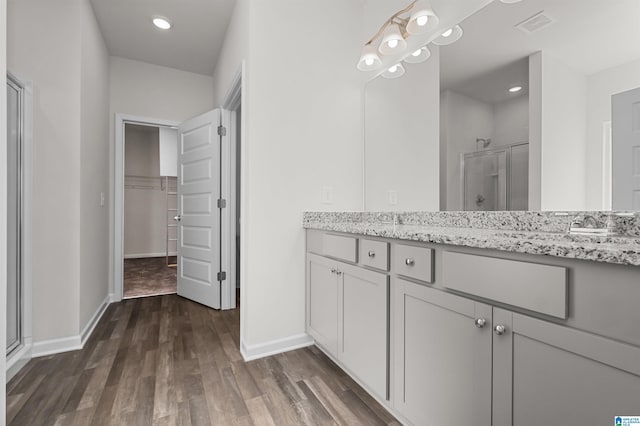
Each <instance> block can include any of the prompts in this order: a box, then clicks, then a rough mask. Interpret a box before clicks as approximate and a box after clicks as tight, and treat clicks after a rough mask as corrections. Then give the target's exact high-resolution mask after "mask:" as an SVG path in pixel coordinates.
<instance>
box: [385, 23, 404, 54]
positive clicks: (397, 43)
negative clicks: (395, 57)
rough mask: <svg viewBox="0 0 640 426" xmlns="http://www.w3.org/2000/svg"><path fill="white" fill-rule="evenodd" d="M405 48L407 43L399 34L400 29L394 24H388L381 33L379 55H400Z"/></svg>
mask: <svg viewBox="0 0 640 426" xmlns="http://www.w3.org/2000/svg"><path fill="white" fill-rule="evenodd" d="M406 48H407V42H406V41H405V39H404V36H403V35H402V33H401V32H400V27H399V26H398V24H396V23H392V24H390V25H389V26H388V27H387V28H386V29H385V30H384V33H382V42H381V43H380V47H379V48H378V50H380V53H382V54H384V55H391V54H394V53H400V52H402V51H404V50H405V49H406Z"/></svg>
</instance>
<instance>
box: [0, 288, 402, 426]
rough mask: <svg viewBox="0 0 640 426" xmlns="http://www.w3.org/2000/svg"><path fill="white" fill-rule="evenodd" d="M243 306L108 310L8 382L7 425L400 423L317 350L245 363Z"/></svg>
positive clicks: (156, 301)
mask: <svg viewBox="0 0 640 426" xmlns="http://www.w3.org/2000/svg"><path fill="white" fill-rule="evenodd" d="M239 315H240V312H239V309H236V310H233V311H215V310H212V309H208V308H206V307H204V306H202V305H199V304H197V303H193V302H191V301H188V300H186V299H183V298H181V297H179V296H177V295H166V296H157V297H148V298H141V299H129V300H125V301H123V302H121V303H117V304H112V305H111V306H109V308H108V309H107V311H106V312H105V314H104V316H103V318H102V319H101V321H100V323H99V324H98V326H97V327H96V329H95V331H94V332H93V335H92V336H91V338H90V339H89V341H88V342H87V344H86V345H85V348H84V349H82V350H80V351H74V352H68V353H64V354H58V355H52V356H47V357H41V358H36V359H33V360H31V361H30V362H29V363H28V364H27V365H26V366H25V367H24V368H23V369H22V371H20V372H19V373H18V375H16V377H14V378H13V379H12V380H11V382H9V383H8V385H7V423H8V424H9V425H136V426H137V425H256V426H259V425H332V424H339V425H398V424H399V423H398V422H397V421H396V420H395V419H394V418H393V417H392V416H391V415H390V414H388V413H387V412H386V411H385V410H384V408H382V407H381V406H380V405H379V404H378V403H377V402H376V401H374V400H373V399H372V398H371V397H370V396H369V395H368V394H367V393H366V392H365V391H364V390H363V389H362V388H361V387H360V386H358V385H357V384H356V383H355V382H354V381H353V380H352V379H351V378H349V377H348V376H347V375H346V374H345V373H344V372H343V371H342V370H341V369H340V368H339V367H337V366H336V365H335V364H334V363H333V362H332V361H331V360H330V359H329V358H327V357H326V356H325V355H324V354H323V353H322V352H320V351H319V350H318V349H317V348H315V347H310V348H305V349H299V350H296V351H292V352H288V353H285V354H280V355H275V356H272V357H268V358H263V359H259V360H256V361H251V362H248V363H245V362H244V361H243V360H242V356H241V355H240V352H239V347H238V342H239V340H240V339H239V333H240V330H239V329H240V327H239Z"/></svg>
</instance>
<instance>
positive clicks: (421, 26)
mask: <svg viewBox="0 0 640 426" xmlns="http://www.w3.org/2000/svg"><path fill="white" fill-rule="evenodd" d="M439 22H440V21H439V19H438V16H437V15H436V14H435V12H434V11H433V9H432V8H431V4H430V2H429V0H414V1H413V2H411V3H410V4H409V5H408V6H407V7H405V8H404V9H402V10H400V11H398V12H396V13H395V14H394V15H393V16H391V18H389V19H388V20H387V21H386V22H385V23H384V24H383V25H382V27H380V29H379V30H378V32H377V33H376V34H375V35H374V36H373V37H372V38H371V40H369V41H368V42H367V43H366V44H365V45H364V48H363V49H362V54H361V56H360V60H359V61H358V69H359V70H360V71H373V70H376V69H379V68H380V67H381V66H382V59H381V58H380V56H378V54H377V53H376V50H377V52H378V53H380V54H382V55H394V54H398V53H402V52H403V51H405V50H406V49H407V38H408V37H410V36H411V35H414V34H423V33H427V32H429V31H432V30H434V29H435V28H436V27H437V26H438V23H439ZM376 42H377V43H376ZM427 58H428V56H427ZM425 60H426V59H425ZM402 71H403V72H404V68H403V69H402ZM393 75H394V78H395V75H396V74H395V73H394V74H393Z"/></svg>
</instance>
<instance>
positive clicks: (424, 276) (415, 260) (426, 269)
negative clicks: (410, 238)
mask: <svg viewBox="0 0 640 426" xmlns="http://www.w3.org/2000/svg"><path fill="white" fill-rule="evenodd" d="M393 270H394V272H395V273H396V274H400V275H404V276H405V277H409V278H415V279H417V280H421V281H426V282H428V283H432V282H433V250H431V249H429V248H426V247H416V246H406V245H403V244H395V245H394V246H393Z"/></svg>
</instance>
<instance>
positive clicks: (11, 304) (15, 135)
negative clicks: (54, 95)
mask: <svg viewBox="0 0 640 426" xmlns="http://www.w3.org/2000/svg"><path fill="white" fill-rule="evenodd" d="M22 95H23V88H22V87H21V86H20V85H19V84H18V82H17V81H14V80H13V79H12V78H11V77H10V76H8V78H7V347H6V350H7V352H6V353H7V355H10V354H11V353H12V352H14V351H15V350H16V349H18V348H19V347H20V346H21V345H22V324H21V323H22V312H21V311H22V276H21V269H22V266H21V263H22V262H21V253H22V248H21V239H22V235H21V233H22V231H21V229H22V223H21V218H22V167H21V165H22V119H23V117H22V102H23V97H22Z"/></svg>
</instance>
